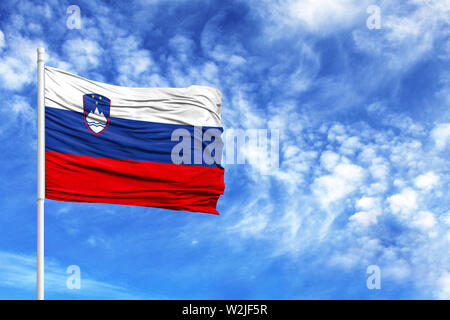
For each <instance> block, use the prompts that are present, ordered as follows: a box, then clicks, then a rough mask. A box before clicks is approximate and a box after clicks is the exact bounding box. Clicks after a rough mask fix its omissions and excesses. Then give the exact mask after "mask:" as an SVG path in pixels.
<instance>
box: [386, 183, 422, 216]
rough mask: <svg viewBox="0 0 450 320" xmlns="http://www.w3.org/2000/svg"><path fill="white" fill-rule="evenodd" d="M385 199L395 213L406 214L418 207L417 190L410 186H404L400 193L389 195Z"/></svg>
mask: <svg viewBox="0 0 450 320" xmlns="http://www.w3.org/2000/svg"><path fill="white" fill-rule="evenodd" d="M387 201H388V202H389V205H390V207H391V210H392V212H393V213H395V214H400V215H404V216H408V215H409V214H411V213H412V212H413V211H415V210H416V209H417V208H418V204H417V192H416V191H414V190H412V189H411V188H406V189H404V190H402V192H401V193H397V194H395V195H393V196H391V197H389V198H388V199H387Z"/></svg>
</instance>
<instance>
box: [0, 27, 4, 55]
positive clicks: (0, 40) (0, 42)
mask: <svg viewBox="0 0 450 320" xmlns="http://www.w3.org/2000/svg"><path fill="white" fill-rule="evenodd" d="M4 46H5V35H4V34H3V32H2V30H0V52H1V51H2V49H3V47H4Z"/></svg>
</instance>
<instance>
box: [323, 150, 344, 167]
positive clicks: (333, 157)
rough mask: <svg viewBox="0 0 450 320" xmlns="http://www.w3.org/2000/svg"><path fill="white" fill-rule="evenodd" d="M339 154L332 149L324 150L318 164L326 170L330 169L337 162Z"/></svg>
mask: <svg viewBox="0 0 450 320" xmlns="http://www.w3.org/2000/svg"><path fill="white" fill-rule="evenodd" d="M339 158H340V157H339V154H337V153H335V152H333V151H324V152H323V153H322V155H321V156H320V164H321V165H322V167H324V168H325V169H327V170H328V171H332V170H333V169H334V168H335V167H336V166H337V164H338V162H339Z"/></svg>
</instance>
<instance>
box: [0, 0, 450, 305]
mask: <svg viewBox="0 0 450 320" xmlns="http://www.w3.org/2000/svg"><path fill="white" fill-rule="evenodd" d="M37 3H38V1H12V0H5V1H1V2H0V98H1V101H2V106H1V108H0V114H1V117H0V139H1V146H2V147H1V152H0V162H1V166H0V168H1V169H0V177H1V181H2V184H1V185H0V190H1V193H2V197H1V200H0V212H1V214H0V298H3V299H11V298H23V299H33V298H34V297H35V252H36V243H35V239H36V204H35V202H36V81H35V79H36V48H37V47H39V46H43V47H45V48H46V50H47V53H48V57H47V64H48V65H49V66H53V67H57V68H61V69H64V70H67V71H70V72H73V73H76V74H79V75H80V76H83V77H86V78H90V79H92V80H97V81H102V82H107V83H111V84H116V85H123V86H138V87H167V86H170V87H184V86H189V85H192V84H197V85H211V86H215V87H217V88H218V89H220V90H221V92H222V93H223V113H222V121H223V124H224V126H225V128H242V129H269V130H279V136H280V146H279V150H280V155H279V156H280V166H279V169H278V170H274V171H273V172H271V173H272V174H270V175H263V174H261V170H260V167H259V166H258V164H247V165H226V166H225V184H226V191H225V194H224V195H223V196H222V197H221V199H220V200H219V204H218V209H219V211H220V212H221V215H220V216H215V215H210V214H200V213H186V212H175V211H168V210H162V209H153V208H143V207H131V206H120V205H107V204H77V203H74V204H71V203H64V202H56V201H51V200H46V204H45V206H46V212H45V250H46V251H45V255H46V261H45V264H46V298H48V299H96V298H104V299H107V298H113V299H115V298H117V299H134V298H144V299H310V298H314V299H378V298H381V299H412V298H416V299H417V298H418V299H422V298H432V299H436V298H441V299H449V298H450V254H449V252H450V209H449V207H450V206H449V203H450V201H449V196H448V193H449V174H450V172H449V160H448V159H449V156H450V152H449V147H450V142H449V141H450V112H449V105H450V67H449V66H450V61H449V60H450V42H449V37H450V26H449V22H450V1H449V0H436V1H432V0H405V1H393V0H392V1H388V0H369V1H366V0H334V1H333V0H297V1H294V0H278V1H268V0H258V1H256V0H255V1H252V0H249V1H200V0H189V1H184V0H176V1H175V0H173V1H159V0H136V1H132V2H131V1H126V2H125V1H123V2H122V1H121V2H119V1H117V2H113V1H100V0H89V1H87V0H86V1H75V2H68V1H56V0H50V1H45V4H42V3H41V2H40V1H39V3H41V4H37ZM400 3H401V4H400ZM72 4H76V5H78V6H79V8H80V9H81V29H69V28H68V27H67V19H68V17H69V16H70V15H69V14H67V8H68V7H69V5H72ZM370 5H375V6H377V7H378V8H379V9H380V17H381V28H380V29H376V28H375V29H370V28H368V26H367V20H368V19H369V22H370V21H372V20H371V18H370V15H371V13H370V12H373V11H371V10H369V13H368V11H367V9H368V7H369V6H370ZM370 8H374V7H370ZM372 22H373V21H372ZM369 25H370V23H369ZM70 265H77V266H79V267H80V270H81V289H80V290H70V289H68V288H67V287H66V280H67V277H68V274H66V269H67V268H68V266H70ZM371 265H375V266H378V267H379V268H380V270H381V289H379V290H376V289H375V290H369V289H368V288H367V285H366V281H367V278H368V276H369V274H367V268H368V267H369V266H371Z"/></svg>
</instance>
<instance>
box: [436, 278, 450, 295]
mask: <svg viewBox="0 0 450 320" xmlns="http://www.w3.org/2000/svg"><path fill="white" fill-rule="evenodd" d="M437 285H438V293H437V298H438V299H441V300H450V272H445V273H444V274H443V275H442V276H441V277H440V278H439V280H438V281H437Z"/></svg>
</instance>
